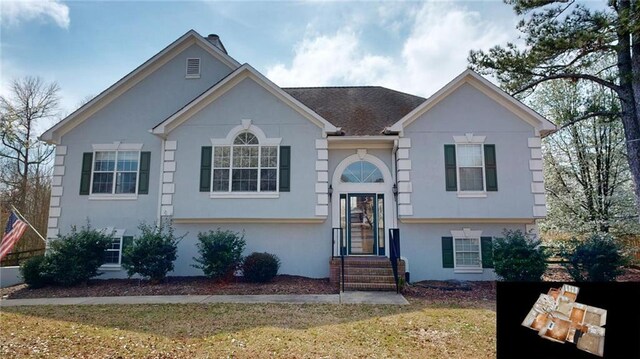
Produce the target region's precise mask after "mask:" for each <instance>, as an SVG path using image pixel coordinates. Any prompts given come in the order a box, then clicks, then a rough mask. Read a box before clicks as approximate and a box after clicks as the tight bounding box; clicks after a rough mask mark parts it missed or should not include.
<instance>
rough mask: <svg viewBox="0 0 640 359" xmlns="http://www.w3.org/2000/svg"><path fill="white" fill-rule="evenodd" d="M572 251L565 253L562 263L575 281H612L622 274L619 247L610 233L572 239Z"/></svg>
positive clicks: (622, 263)
mask: <svg viewBox="0 0 640 359" xmlns="http://www.w3.org/2000/svg"><path fill="white" fill-rule="evenodd" d="M571 243H572V244H573V245H574V249H573V251H572V252H569V253H566V257H567V260H568V263H566V264H564V265H565V267H566V268H567V271H568V272H569V274H570V275H571V276H572V277H573V279H574V280H575V281H577V282H584V281H591V282H596V281H598V282H605V281H613V280H615V279H616V277H617V276H618V275H620V274H622V270H621V267H622V266H623V265H624V264H625V260H624V257H623V256H622V255H621V254H620V252H621V247H620V245H618V243H616V241H615V240H614V239H613V237H611V236H610V235H601V234H592V235H590V236H589V237H588V238H587V239H586V240H584V241H578V240H576V239H574V240H572V241H571Z"/></svg>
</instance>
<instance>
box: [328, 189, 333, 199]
mask: <svg viewBox="0 0 640 359" xmlns="http://www.w3.org/2000/svg"><path fill="white" fill-rule="evenodd" d="M327 194H328V195H329V201H331V195H332V194H333V186H332V185H329V191H327Z"/></svg>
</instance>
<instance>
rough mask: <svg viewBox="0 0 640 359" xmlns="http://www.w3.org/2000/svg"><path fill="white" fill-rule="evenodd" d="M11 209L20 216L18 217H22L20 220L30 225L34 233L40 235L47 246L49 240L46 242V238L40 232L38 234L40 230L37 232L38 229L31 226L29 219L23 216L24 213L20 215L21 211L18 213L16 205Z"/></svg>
mask: <svg viewBox="0 0 640 359" xmlns="http://www.w3.org/2000/svg"><path fill="white" fill-rule="evenodd" d="M11 209H13V210H14V211H15V212H16V213H17V214H18V216H19V217H20V219H21V220H23V221H24V222H25V223H26V224H28V225H29V227H31V229H33V231H34V232H36V234H37V235H38V237H40V239H42V240H43V241H44V243H45V244H46V243H47V240H46V239H44V237H43V236H42V234H40V232H38V230H37V229H35V228H34V227H33V226H32V225H31V223H29V221H27V219H26V218H24V216H23V215H22V213H20V211H18V209H17V208H16V207H15V206H14V205H11Z"/></svg>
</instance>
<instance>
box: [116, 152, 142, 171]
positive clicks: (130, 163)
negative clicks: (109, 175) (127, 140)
mask: <svg viewBox="0 0 640 359" xmlns="http://www.w3.org/2000/svg"><path fill="white" fill-rule="evenodd" d="M139 156H140V152H137V151H126V152H125V151H122V152H118V171H138V157H139Z"/></svg>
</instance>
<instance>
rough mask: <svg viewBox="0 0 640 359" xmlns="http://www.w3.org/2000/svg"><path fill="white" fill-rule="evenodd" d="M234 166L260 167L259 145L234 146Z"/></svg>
mask: <svg viewBox="0 0 640 359" xmlns="http://www.w3.org/2000/svg"><path fill="white" fill-rule="evenodd" d="M233 167H245V168H246V167H258V147H256V146H246V147H241V146H236V147H233Z"/></svg>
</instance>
